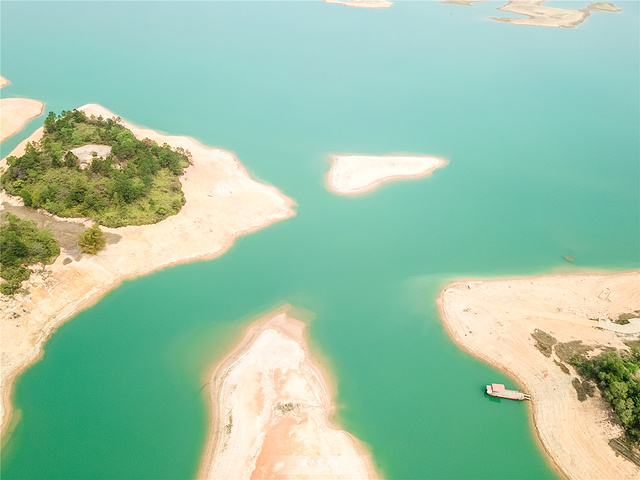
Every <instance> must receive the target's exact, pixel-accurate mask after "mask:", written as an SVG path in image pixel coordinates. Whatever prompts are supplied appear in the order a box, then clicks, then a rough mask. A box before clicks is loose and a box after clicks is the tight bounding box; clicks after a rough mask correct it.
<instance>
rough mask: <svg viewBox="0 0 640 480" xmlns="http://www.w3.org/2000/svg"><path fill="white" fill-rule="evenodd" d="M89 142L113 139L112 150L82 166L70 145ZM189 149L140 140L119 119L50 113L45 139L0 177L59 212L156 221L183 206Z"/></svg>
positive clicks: (30, 201) (125, 221) (28, 199)
mask: <svg viewBox="0 0 640 480" xmlns="http://www.w3.org/2000/svg"><path fill="white" fill-rule="evenodd" d="M89 144H91V145H93V144H97V145H108V146H110V147H111V153H110V154H109V155H107V156H106V158H101V157H97V156H94V157H93V158H92V159H91V161H90V163H88V164H87V165H86V166H85V165H81V164H80V163H79V160H78V157H77V156H76V155H75V154H74V153H73V152H72V151H71V150H72V149H74V148H76V147H80V146H83V145H89ZM187 154H188V152H186V151H184V150H182V149H176V150H172V149H171V148H170V147H169V146H168V145H166V144H165V145H162V146H160V145H158V144H157V143H155V142H153V141H151V140H148V139H145V140H138V139H137V138H135V137H134V135H133V133H132V132H131V131H130V130H128V129H127V128H125V127H124V126H123V125H122V124H121V123H120V122H119V121H118V120H113V119H107V120H104V119H103V118H102V117H98V118H95V117H93V116H92V117H90V118H88V117H87V116H86V115H85V114H84V113H83V112H80V111H78V110H72V111H63V112H62V114H61V115H59V116H56V115H55V113H53V112H50V113H49V115H48V116H47V118H46V119H45V121H44V135H43V137H42V140H41V141H40V142H38V143H29V144H27V146H26V149H25V153H24V155H22V156H21V157H14V156H12V157H9V158H8V159H7V164H8V165H9V168H8V169H7V171H6V172H5V173H4V174H3V175H2V177H1V178H0V182H1V183H2V186H3V187H4V188H5V189H6V190H7V192H8V193H9V194H11V195H17V196H21V197H22V199H23V200H24V203H25V205H26V206H29V207H34V208H43V209H45V210H47V211H49V212H51V213H54V214H56V215H59V216H62V217H91V218H93V219H94V220H95V221H96V222H98V223H100V224H102V225H106V226H109V227H120V226H124V225H142V224H149V223H156V222H158V221H160V220H162V219H163V218H165V217H167V216H169V215H173V214H175V213H177V212H178V211H180V209H181V208H182V205H183V204H184V195H183V193H182V189H181V185H180V182H179V180H178V177H179V175H181V174H182V172H183V169H184V168H185V167H186V166H187V165H188V158H187ZM82 167H85V168H82Z"/></svg>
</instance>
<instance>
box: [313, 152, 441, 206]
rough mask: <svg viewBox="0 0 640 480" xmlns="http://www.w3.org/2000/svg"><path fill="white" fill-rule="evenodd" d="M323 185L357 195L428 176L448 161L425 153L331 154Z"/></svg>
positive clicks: (340, 191) (336, 190)
mask: <svg viewBox="0 0 640 480" xmlns="http://www.w3.org/2000/svg"><path fill="white" fill-rule="evenodd" d="M331 161H332V164H331V169H330V170H329V173H328V174H327V177H326V181H325V185H326V188H327V189H328V190H329V191H330V192H332V193H335V194H337V195H348V196H353V195H360V194H363V193H367V192H370V191H372V190H375V189H376V188H378V187H380V186H381V185H382V184H383V183H387V182H391V181H394V180H408V179H412V178H421V177H426V176H429V175H431V174H432V173H433V172H434V171H435V170H437V169H439V168H443V167H446V166H447V165H448V164H449V162H448V161H447V160H445V159H443V158H440V157H434V156H427V155H400V154H397V155H380V156H376V155H331Z"/></svg>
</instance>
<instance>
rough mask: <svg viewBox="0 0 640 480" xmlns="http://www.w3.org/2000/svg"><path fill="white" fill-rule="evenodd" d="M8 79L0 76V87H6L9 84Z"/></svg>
mask: <svg viewBox="0 0 640 480" xmlns="http://www.w3.org/2000/svg"><path fill="white" fill-rule="evenodd" d="M9 83H11V82H9V80H7V79H6V78H4V77H3V76H0V88H2V87H6V86H7V85H9Z"/></svg>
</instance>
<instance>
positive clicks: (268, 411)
mask: <svg viewBox="0 0 640 480" xmlns="http://www.w3.org/2000/svg"><path fill="white" fill-rule="evenodd" d="M293 315H296V314H295V312H293V311H292V307H291V306H289V305H287V306H285V307H282V308H280V309H278V310H276V311H274V312H271V313H269V314H268V315H266V316H265V317H263V318H261V319H259V320H257V321H256V322H254V323H253V324H252V325H251V326H250V327H249V329H248V331H247V333H246V334H245V336H244V339H243V340H242V341H241V342H240V344H239V345H238V347H236V348H235V349H234V350H233V351H232V352H231V353H230V354H229V355H228V356H227V357H225V359H224V360H223V361H222V362H221V363H220V364H219V365H218V366H217V367H216V369H215V371H214V373H213V376H212V380H211V384H210V395H211V409H212V412H211V415H212V423H211V428H210V436H209V441H208V443H207V447H206V450H205V455H204V459H203V463H202V466H201V470H200V473H199V475H198V478H200V479H212V480H213V479H220V478H233V479H235V480H242V479H276V478H277V479H312V478H332V479H370V478H377V476H376V473H375V470H374V468H373V464H372V462H371V457H370V455H368V454H367V453H366V451H365V450H364V449H363V447H362V445H361V444H360V443H359V442H358V440H357V439H355V438H354V437H353V436H351V435H350V434H349V433H347V432H345V431H343V430H340V429H338V428H336V427H335V426H334V425H333V424H332V423H331V421H330V420H329V416H330V414H331V412H332V410H333V406H332V403H331V395H330V390H329V387H328V385H327V382H326V380H325V378H323V372H322V371H321V369H320V368H319V366H318V365H317V364H316V363H315V362H314V360H313V359H312V358H311V356H310V353H309V349H308V347H307V342H306V340H305V328H306V325H305V324H304V323H303V322H301V321H299V320H296V319H295V318H294V316H293Z"/></svg>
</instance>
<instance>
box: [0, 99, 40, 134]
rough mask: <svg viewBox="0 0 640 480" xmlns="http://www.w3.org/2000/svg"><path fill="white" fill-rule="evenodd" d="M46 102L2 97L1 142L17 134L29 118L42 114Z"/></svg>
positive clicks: (0, 101)
mask: <svg viewBox="0 0 640 480" xmlns="http://www.w3.org/2000/svg"><path fill="white" fill-rule="evenodd" d="M43 111H44V103H42V102H41V101H39V100H31V99H30V98H2V99H0V142H4V141H5V140H6V139H7V138H9V137H11V136H13V135H15V134H16V133H18V132H19V131H20V130H22V129H23V128H24V126H25V125H26V124H27V122H28V121H29V120H31V119H32V118H35V117H37V116H39V115H42V112H43Z"/></svg>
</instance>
